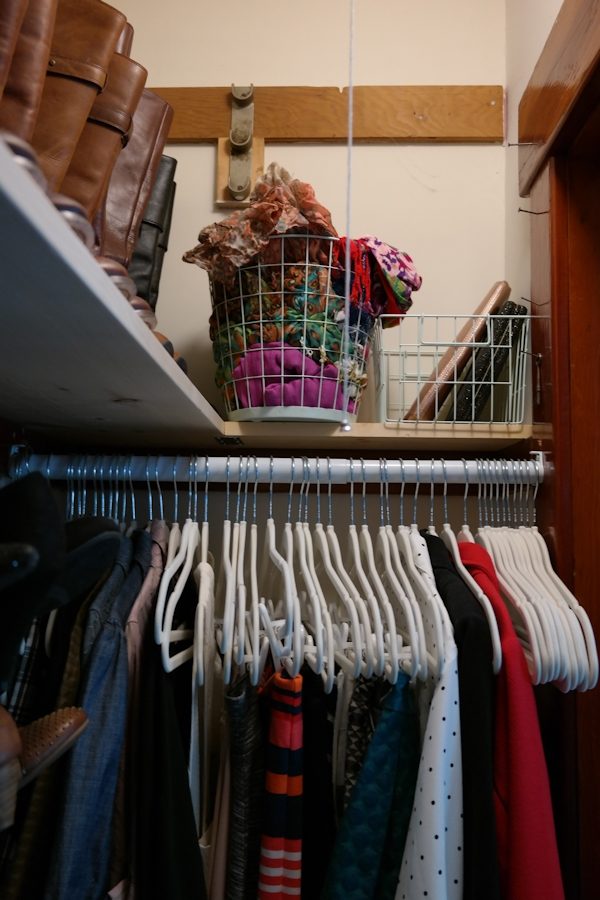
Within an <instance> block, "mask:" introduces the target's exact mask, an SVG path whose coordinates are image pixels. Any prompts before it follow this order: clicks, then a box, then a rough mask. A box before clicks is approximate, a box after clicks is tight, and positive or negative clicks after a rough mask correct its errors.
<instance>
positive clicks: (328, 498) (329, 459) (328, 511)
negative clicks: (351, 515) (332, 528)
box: [327, 456, 333, 525]
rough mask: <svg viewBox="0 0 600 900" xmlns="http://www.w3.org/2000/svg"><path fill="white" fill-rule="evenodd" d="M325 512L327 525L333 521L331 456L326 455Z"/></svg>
mask: <svg viewBox="0 0 600 900" xmlns="http://www.w3.org/2000/svg"><path fill="white" fill-rule="evenodd" d="M327 514H328V516H329V521H328V523H327V524H328V525H331V524H332V522H333V508H332V501H331V457H330V456H328V457H327Z"/></svg>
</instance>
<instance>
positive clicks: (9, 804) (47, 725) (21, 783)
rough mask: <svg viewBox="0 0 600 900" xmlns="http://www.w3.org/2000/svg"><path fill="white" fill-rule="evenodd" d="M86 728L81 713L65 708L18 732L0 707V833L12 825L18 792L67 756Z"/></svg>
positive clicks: (76, 709) (6, 713)
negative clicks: (65, 754) (63, 756)
mask: <svg viewBox="0 0 600 900" xmlns="http://www.w3.org/2000/svg"><path fill="white" fill-rule="evenodd" d="M87 724H88V717H87V715H86V714H85V712H84V711H83V710H82V709H80V708H78V707H75V706H68V707H65V708H64V709H59V710H56V711H55V712H52V713H49V715H47V716H43V717H42V718H41V719H37V720H36V721H35V722H32V723H31V724H30V725H24V726H23V727H21V728H18V727H17V725H16V723H15V721H14V719H13V717H12V716H11V715H10V713H9V712H7V710H6V709H4V707H3V706H0V831H2V830H3V829H5V828H10V826H11V825H12V824H13V822H14V815H15V807H16V804H17V792H18V791H19V790H20V789H21V788H22V787H25V785H26V784H29V782H30V781H32V780H33V779H34V778H36V777H37V776H38V775H39V774H40V773H41V772H43V771H44V770H45V769H47V768H48V767H49V766H51V765H52V763H54V762H56V760H57V759H59V758H60V757H61V756H62V755H63V754H64V753H66V751H67V750H68V749H69V748H70V747H72V746H73V744H74V743H75V741H76V740H77V738H78V737H79V735H80V734H81V733H82V732H83V731H84V730H85V728H86V727H87Z"/></svg>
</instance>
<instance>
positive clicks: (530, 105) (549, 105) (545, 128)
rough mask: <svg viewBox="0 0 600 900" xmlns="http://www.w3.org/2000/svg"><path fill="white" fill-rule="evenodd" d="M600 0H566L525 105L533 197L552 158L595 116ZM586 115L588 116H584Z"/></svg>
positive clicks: (525, 153) (524, 172) (526, 166)
mask: <svg viewBox="0 0 600 900" xmlns="http://www.w3.org/2000/svg"><path fill="white" fill-rule="evenodd" d="M599 63H600V0H564V3H563V5H562V7H561V9H560V12H559V14H558V16H557V19H556V22H555V23H554V27H553V28H552V31H551V32H550V35H549V37H548V40H547V41H546V45H545V46H544V49H543V51H542V54H541V56H540V58H539V60H538V62H537V64H536V66H535V69H534V71H533V75H532V76H531V79H530V81H529V84H528V86H527V89H526V91H525V93H524V94H523V97H522V99H521V102H520V104H519V143H521V144H528V143H530V142H531V144H532V146H521V147H520V148H519V189H520V192H521V195H522V196H527V195H528V194H529V192H530V190H531V186H532V184H533V182H534V181H535V179H536V178H537V176H538V174H539V172H540V171H541V169H542V167H543V165H544V163H545V161H546V160H547V159H548V157H549V156H550V155H551V154H552V153H554V152H556V150H557V149H558V148H560V147H562V146H563V145H564V143H565V142H567V141H569V139H568V137H567V132H568V131H572V132H573V133H576V132H577V131H578V130H579V128H580V126H581V124H582V122H583V120H584V118H585V117H587V115H589V111H590V107H591V103H590V102H589V101H590V100H591V97H590V98H589V99H588V100H587V101H586V102H585V103H584V104H583V107H584V109H583V110H582V109H579V108H578V107H579V104H580V101H581V99H582V95H583V94H584V92H586V91H587V92H589V93H590V94H591V95H593V96H594V97H595V98H596V99H597V97H598V95H599V91H600V87H599V85H598V84H597V83H596V73H597V70H598V66H599ZM581 113H583V115H581Z"/></svg>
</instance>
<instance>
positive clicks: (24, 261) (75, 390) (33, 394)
mask: <svg viewBox="0 0 600 900" xmlns="http://www.w3.org/2000/svg"><path fill="white" fill-rule="evenodd" d="M0 419H4V420H6V421H8V422H10V423H13V424H16V425H22V426H25V427H26V428H27V429H28V433H29V434H30V435H31V436H32V439H33V438H35V437H39V440H40V442H41V443H46V444H49V445H52V446H58V445H59V444H62V445H64V446H69V445H71V446H72V447H73V448H74V449H79V448H89V449H90V450H91V449H93V448H95V447H112V448H115V447H119V448H121V449H122V450H123V452H125V451H132V450H134V449H138V450H141V449H143V448H146V447H147V448H149V449H150V448H161V449H180V450H185V449H195V450H201V449H207V448H208V449H210V448H214V447H215V446H216V444H217V442H219V443H222V444H223V445H224V446H228V445H232V446H235V445H241V446H244V447H246V448H249V449H251V448H257V449H258V448H268V449H271V450H286V449H295V450H296V451H298V450H300V451H302V450H303V449H307V450H308V449H315V450H318V449H334V448H337V450H338V452H343V449H348V450H354V451H360V450H363V451H365V452H366V451H374V452H376V451H378V450H380V451H382V452H387V453H388V454H389V453H393V452H394V451H395V450H407V449H411V450H415V449H424V450H434V449H437V451H438V452H439V450H440V448H442V449H445V450H448V451H451V450H455V451H463V450H466V449H468V450H470V451H476V450H488V449H492V448H497V449H502V448H504V447H508V446H510V445H512V444H514V443H516V442H517V441H520V440H523V439H525V438H528V437H530V436H531V427H530V426H528V425H524V426H515V425H506V426H501V425H500V426H498V425H495V426H491V425H461V426H455V425H454V426H452V425H450V426H448V425H433V424H432V425H430V424H425V425H419V426H414V425H412V424H403V423H401V424H400V425H398V426H396V425H384V424H379V423H364V422H362V423H357V424H356V425H353V426H352V428H351V430H350V431H344V430H343V429H342V428H340V427H339V426H337V425H327V424H319V423H311V424H310V425H308V424H295V423H268V422H260V423H239V422H224V421H223V420H222V419H221V417H220V416H219V415H218V414H217V413H216V412H215V411H214V409H213V408H212V407H211V406H210V404H209V403H208V402H207V401H206V400H205V398H204V397H203V396H202V394H201V393H200V391H198V390H197V388H196V387H195V386H194V385H193V384H192V382H191V381H190V380H189V379H188V378H187V377H186V376H185V375H184V374H183V372H182V371H181V370H180V369H179V367H178V366H177V365H176V364H175V362H173V360H172V359H171V357H170V356H169V355H168V354H167V353H166V351H165V350H164V349H163V348H162V347H161V345H160V344H159V343H158V341H157V340H156V339H155V338H154V337H153V336H152V334H151V333H150V331H149V330H148V328H147V327H146V325H144V324H143V322H142V321H141V320H140V318H139V317H138V316H137V314H136V313H135V312H134V310H133V309H131V307H130V306H129V304H128V303H127V302H126V300H125V299H124V298H123V296H122V295H121V294H120V292H119V291H118V290H117V289H116V288H115V287H114V286H113V284H112V282H111V281H110V280H109V278H108V277H107V276H106V275H105V273H104V272H103V271H102V269H101V268H100V267H99V266H98V264H97V263H96V261H95V260H94V259H93V257H92V256H91V255H90V253H89V252H88V251H87V249H86V248H85V247H84V246H83V244H82V243H81V242H80V240H79V238H77V236H76V235H75V234H74V233H73V232H72V231H71V229H70V228H69V226H68V225H67V224H66V223H65V222H64V220H63V219H62V217H61V215H60V214H59V213H58V212H57V211H56V210H55V208H54V206H53V205H52V203H51V202H50V201H49V199H48V198H47V197H46V195H45V194H44V193H43V191H41V190H40V188H39V187H38V186H37V185H36V184H35V183H34V182H33V180H32V179H31V178H30V177H29V175H28V174H27V173H26V172H24V171H23V170H21V169H20V168H19V166H18V165H17V164H16V163H15V161H14V159H13V157H12V155H11V153H10V152H9V151H8V150H7V149H6V147H5V146H4V145H3V144H2V142H0Z"/></svg>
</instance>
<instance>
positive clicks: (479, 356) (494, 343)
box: [449, 300, 527, 422]
mask: <svg viewBox="0 0 600 900" xmlns="http://www.w3.org/2000/svg"><path fill="white" fill-rule="evenodd" d="M526 314H527V309H526V308H525V307H524V306H519V305H517V304H516V303H512V302H511V301H510V300H508V301H507V302H506V303H503V304H502V306H501V307H500V309H499V310H498V313H497V316H494V318H493V320H492V326H491V332H492V333H491V346H489V347H478V348H477V350H475V353H474V357H473V364H472V366H470V367H469V369H468V371H467V372H466V373H465V374H464V376H463V377H464V379H465V383H464V384H463V385H462V386H461V387H460V388H459V390H458V393H457V397H456V406H455V407H454V405H453V406H452V409H451V411H450V413H449V415H450V417H453V418H455V419H456V421H458V422H476V421H477V420H478V419H479V418H480V416H481V413H482V411H483V409H484V407H485V405H486V403H487V402H488V400H489V398H490V394H491V383H494V384H497V383H498V382H499V381H500V380H501V376H502V370H503V369H504V367H505V365H506V363H507V361H508V357H509V354H510V353H511V351H512V349H513V348H514V347H515V346H516V343H517V339H518V337H519V333H520V331H521V329H522V327H523V318H522V317H523V316H525V315H526ZM505 317H506V318H505ZM496 404H498V401H496ZM455 408H456V415H455V416H454V409H455ZM499 415H500V410H499V409H492V410H491V411H490V418H491V419H497V418H498V417H499Z"/></svg>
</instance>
